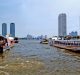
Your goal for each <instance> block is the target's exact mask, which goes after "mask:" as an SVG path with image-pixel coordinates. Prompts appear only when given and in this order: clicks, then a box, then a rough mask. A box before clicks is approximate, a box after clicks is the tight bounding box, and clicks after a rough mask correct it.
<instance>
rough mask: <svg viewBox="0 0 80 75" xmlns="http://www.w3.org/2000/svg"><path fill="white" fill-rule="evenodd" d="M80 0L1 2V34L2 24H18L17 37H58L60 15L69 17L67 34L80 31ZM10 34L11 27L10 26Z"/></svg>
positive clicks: (2, 0)
mask: <svg viewBox="0 0 80 75" xmlns="http://www.w3.org/2000/svg"><path fill="white" fill-rule="evenodd" d="M79 3H80V0H67V1H64V0H56V1H55V0H33V1H32V0H17V1H16V0H14V1H11V0H8V1H5V0H1V1H0V9H1V12H0V34H1V24H2V23H7V25H9V23H11V22H13V23H15V24H16V36H20V37H24V36H26V35H27V34H33V35H48V36H53V35H58V15H59V14H60V13H66V15H67V29H68V30H67V31H68V32H67V33H68V34H69V32H71V31H78V33H79V28H80V25H79V16H80V10H79V8H80V4H79ZM8 33H9V26H8ZM79 34H80V33H79Z"/></svg>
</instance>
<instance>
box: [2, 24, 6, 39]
mask: <svg viewBox="0 0 80 75" xmlns="http://www.w3.org/2000/svg"><path fill="white" fill-rule="evenodd" d="M2 35H3V36H4V37H5V36H6V35H7V24H6V23H2Z"/></svg>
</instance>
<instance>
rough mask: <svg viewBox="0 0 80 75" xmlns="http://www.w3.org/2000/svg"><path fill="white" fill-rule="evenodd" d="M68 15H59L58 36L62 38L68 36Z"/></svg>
mask: <svg viewBox="0 0 80 75" xmlns="http://www.w3.org/2000/svg"><path fill="white" fill-rule="evenodd" d="M66 20H67V19H66V14H65V13H62V14H59V16H58V36H59V37H62V36H66V35H67V28H66V25H67V24H66V23H67V21H66Z"/></svg>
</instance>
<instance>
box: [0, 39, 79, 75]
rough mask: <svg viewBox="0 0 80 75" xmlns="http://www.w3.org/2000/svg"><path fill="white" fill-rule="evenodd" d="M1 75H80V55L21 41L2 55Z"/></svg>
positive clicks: (0, 60) (0, 55) (0, 62)
mask: <svg viewBox="0 0 80 75" xmlns="http://www.w3.org/2000/svg"><path fill="white" fill-rule="evenodd" d="M0 75H80V54H79V53H74V52H70V51H67V50H64V49H57V48H54V47H50V46H49V45H42V44H39V41H28V40H20V42H19V44H17V45H15V47H14V48H12V49H11V50H8V51H5V52H4V53H3V54H0Z"/></svg>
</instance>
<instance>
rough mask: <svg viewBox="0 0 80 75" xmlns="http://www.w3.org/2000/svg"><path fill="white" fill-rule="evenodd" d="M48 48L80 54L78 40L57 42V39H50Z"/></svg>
mask: <svg viewBox="0 0 80 75" xmlns="http://www.w3.org/2000/svg"><path fill="white" fill-rule="evenodd" d="M50 46H54V47H57V48H61V49H66V50H70V51H74V52H80V40H78V39H71V40H58V39H57V38H56V39H54V38H51V39H50Z"/></svg>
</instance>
